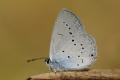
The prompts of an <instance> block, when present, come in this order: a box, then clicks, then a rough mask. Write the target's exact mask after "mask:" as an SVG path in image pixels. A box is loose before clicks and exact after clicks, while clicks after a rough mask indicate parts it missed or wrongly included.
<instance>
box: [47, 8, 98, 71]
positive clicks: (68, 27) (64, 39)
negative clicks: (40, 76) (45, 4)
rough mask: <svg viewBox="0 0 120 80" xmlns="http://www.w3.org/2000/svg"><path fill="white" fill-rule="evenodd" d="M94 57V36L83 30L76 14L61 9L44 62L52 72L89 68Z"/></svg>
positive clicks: (94, 59) (95, 55)
mask: <svg viewBox="0 0 120 80" xmlns="http://www.w3.org/2000/svg"><path fill="white" fill-rule="evenodd" d="M96 57H97V48H96V41H95V39H94V37H93V36H92V35H90V34H88V33H87V32H86V31H85V29H84V27H83V24H82V22H81V21H80V19H79V17H78V16H76V15H75V14H74V13H73V12H72V11H70V10H68V9H66V8H64V9H62V10H61V11H60V12H59V14H58V16H57V19H56V21H55V24H54V29H53V33H52V37H51V43H50V51H49V58H46V59H45V63H46V64H47V65H48V66H49V68H50V69H51V70H52V71H54V72H56V71H71V70H84V69H89V68H90V66H91V65H92V63H94V62H95V61H96Z"/></svg>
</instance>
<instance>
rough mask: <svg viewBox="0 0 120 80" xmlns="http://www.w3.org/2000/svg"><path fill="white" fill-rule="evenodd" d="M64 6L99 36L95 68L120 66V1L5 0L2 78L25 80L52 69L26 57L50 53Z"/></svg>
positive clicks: (0, 5) (0, 6)
mask: <svg viewBox="0 0 120 80" xmlns="http://www.w3.org/2000/svg"><path fill="white" fill-rule="evenodd" d="M62 8H68V9H70V10H72V11H73V12H74V13H76V14H77V15H78V16H80V17H81V18H82V21H83V22H84V25H85V28H86V30H87V31H88V32H89V33H91V34H92V35H93V36H94V37H95V38H96V41H97V46H98V60H97V62H96V63H95V64H94V65H93V68H110V69H114V68H120V0H1V1H0V63H1V65H0V75H1V77H0V79H2V80H25V79H26V77H28V76H30V75H33V74H38V73H44V72H47V71H48V68H47V66H46V65H45V64H44V63H43V61H36V62H33V63H29V64H27V63H26V60H27V59H30V58H35V57H44V56H48V53H49V44H50V37H51V33H52V28H53V25H54V21H55V19H56V16H57V15H58V12H59V11H60V10H61V9H62Z"/></svg>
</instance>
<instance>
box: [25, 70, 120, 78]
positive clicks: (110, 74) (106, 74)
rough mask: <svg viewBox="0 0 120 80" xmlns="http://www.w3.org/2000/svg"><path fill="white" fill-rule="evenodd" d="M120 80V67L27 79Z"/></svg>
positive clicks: (44, 75) (59, 73)
mask: <svg viewBox="0 0 120 80" xmlns="http://www.w3.org/2000/svg"><path fill="white" fill-rule="evenodd" d="M81 79H87V80H88V79H89V80H93V79H94V80H101V79H107V80H113V79H114V80H116V79H117V80H118V79H119V80H120V69H113V70H112V69H92V70H89V71H68V72H57V73H54V72H50V73H43V74H39V75H34V76H31V77H29V78H28V79H27V80H81Z"/></svg>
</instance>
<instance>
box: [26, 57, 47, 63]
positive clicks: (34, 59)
mask: <svg viewBox="0 0 120 80" xmlns="http://www.w3.org/2000/svg"><path fill="white" fill-rule="evenodd" d="M42 59H46V57H40V58H33V59H28V60H27V62H28V63H29V62H32V61H36V60H42Z"/></svg>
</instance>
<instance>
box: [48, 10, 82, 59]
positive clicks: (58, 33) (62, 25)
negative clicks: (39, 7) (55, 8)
mask: <svg viewBox="0 0 120 80" xmlns="http://www.w3.org/2000/svg"><path fill="white" fill-rule="evenodd" d="M83 32H84V29H83V27H82V24H81V21H80V20H79V18H78V17H77V16H76V15H75V14H74V13H72V12H71V11H70V10H68V9H62V10H61V11H60V13H59V15H58V17H57V20H56V22H55V25H54V29H53V34H52V38H51V44H50V55H49V56H50V58H51V59H54V57H53V55H54V56H55V55H56V54H57V52H58V51H60V49H61V48H62V47H63V46H64V44H65V43H66V42H67V41H68V40H69V39H70V38H71V37H74V36H75V34H77V33H80V34H81V33H83Z"/></svg>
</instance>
